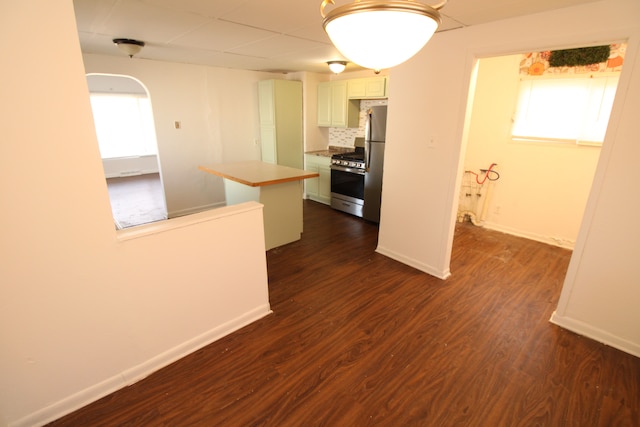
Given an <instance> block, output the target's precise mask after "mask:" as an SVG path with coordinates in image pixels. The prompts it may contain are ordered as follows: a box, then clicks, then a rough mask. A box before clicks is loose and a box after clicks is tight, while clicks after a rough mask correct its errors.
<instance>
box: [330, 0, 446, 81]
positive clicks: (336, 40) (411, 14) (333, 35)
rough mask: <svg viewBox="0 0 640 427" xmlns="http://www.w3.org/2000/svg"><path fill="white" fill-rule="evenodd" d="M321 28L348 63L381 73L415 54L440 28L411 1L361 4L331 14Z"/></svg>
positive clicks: (436, 18) (435, 16)
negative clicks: (382, 70) (380, 71)
mask: <svg viewBox="0 0 640 427" xmlns="http://www.w3.org/2000/svg"><path fill="white" fill-rule="evenodd" d="M331 2H332V1H331ZM322 25H323V27H324V29H325V31H326V32H327V34H328V35H329V38H330V39H331V41H332V42H333V44H334V45H335V46H336V48H337V49H338V50H339V51H340V53H341V54H342V55H344V56H345V57H346V58H348V59H349V60H350V61H351V62H354V63H356V64H358V65H360V66H362V67H365V68H372V69H374V70H381V69H383V68H391V67H393V66H396V65H398V64H400V63H402V62H404V61H406V60H407V59H409V58H411V57H412V56H414V55H415V54H416V53H418V52H419V51H420V49H422V48H423V47H424V45H425V44H426V43H427V42H428V41H429V39H430V38H431V36H433V33H435V31H436V29H437V28H438V25H440V14H439V13H438V11H437V10H435V9H433V8H432V7H430V6H427V5H423V4H421V3H417V2H413V1H407V0H404V1H387V2H384V1H367V0H364V1H360V2H356V3H353V4H349V5H346V6H341V7H338V8H336V9H334V10H332V11H331V12H330V13H329V14H327V16H326V17H325V19H324V21H323V23H322Z"/></svg>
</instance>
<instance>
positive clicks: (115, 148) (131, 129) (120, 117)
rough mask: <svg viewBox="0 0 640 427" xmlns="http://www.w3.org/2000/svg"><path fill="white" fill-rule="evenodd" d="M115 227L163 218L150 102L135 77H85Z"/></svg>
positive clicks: (164, 203)
mask: <svg viewBox="0 0 640 427" xmlns="http://www.w3.org/2000/svg"><path fill="white" fill-rule="evenodd" d="M87 83H88V86H89V93H90V98H91V107H92V110H93V116H94V123H95V127H96V136H97V138H98V145H99V147H100V154H101V156H102V164H103V168H104V173H105V179H106V180H107V184H108V188H109V197H110V201H111V209H112V212H113V218H114V222H115V224H116V228H119V229H120V228H127V227H132V226H136V225H141V224H147V223H150V222H155V221H160V220H164V219H167V207H166V201H165V195H164V190H163V185H162V173H161V169H160V160H159V156H158V144H157V141H156V133H155V124H154V120H153V109H152V105H151V98H150V96H149V93H148V91H147V89H146V88H145V86H144V85H143V84H142V83H141V82H140V81H138V80H136V79H134V78H133V77H129V76H123V75H112V74H88V75H87Z"/></svg>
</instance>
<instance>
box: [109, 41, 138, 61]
mask: <svg viewBox="0 0 640 427" xmlns="http://www.w3.org/2000/svg"><path fill="white" fill-rule="evenodd" d="M113 42H114V43H115V44H116V46H118V49H120V50H121V51H123V52H124V53H126V54H127V55H129V58H133V55H135V54H137V53H138V52H140V51H141V50H142V48H143V47H144V42H141V41H138V40H132V39H113Z"/></svg>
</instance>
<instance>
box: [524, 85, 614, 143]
mask: <svg viewBox="0 0 640 427" xmlns="http://www.w3.org/2000/svg"><path fill="white" fill-rule="evenodd" d="M617 86H618V74H617V73H616V74H609V73H606V74H605V73H600V74H593V75H585V76H576V75H575V74H574V75H571V76H562V77H558V76H549V77H547V76H536V77H532V78H526V79H522V80H521V81H520V90H519V94H518V103H517V109H516V114H515V118H514V123H513V129H512V137H513V139H515V140H533V141H549V142H572V143H576V144H602V142H603V140H604V134H605V132H606V130H607V125H608V123H609V116H610V114H611V107H612V106H613V99H614V97H615V94H616V88H617Z"/></svg>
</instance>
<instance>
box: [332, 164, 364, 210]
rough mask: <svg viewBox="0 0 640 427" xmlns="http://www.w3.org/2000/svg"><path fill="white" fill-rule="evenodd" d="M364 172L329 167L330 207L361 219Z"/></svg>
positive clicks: (336, 166) (334, 166)
mask: <svg viewBox="0 0 640 427" xmlns="http://www.w3.org/2000/svg"><path fill="white" fill-rule="evenodd" d="M363 205H364V170H362V169H355V168H348V167H344V166H338V165H331V207H332V208H334V209H337V210H340V211H343V212H347V213H350V214H351V215H356V216H359V217H362V206H363Z"/></svg>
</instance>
